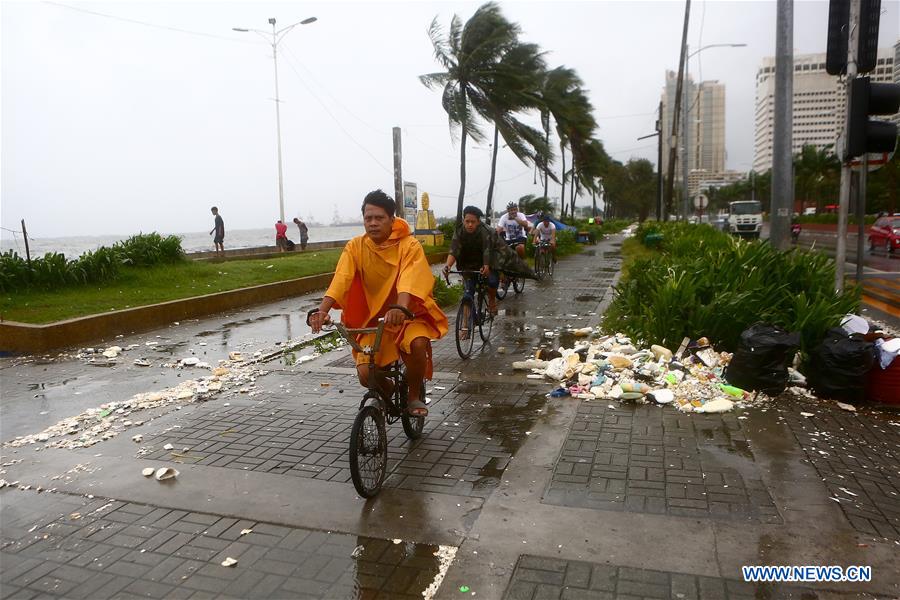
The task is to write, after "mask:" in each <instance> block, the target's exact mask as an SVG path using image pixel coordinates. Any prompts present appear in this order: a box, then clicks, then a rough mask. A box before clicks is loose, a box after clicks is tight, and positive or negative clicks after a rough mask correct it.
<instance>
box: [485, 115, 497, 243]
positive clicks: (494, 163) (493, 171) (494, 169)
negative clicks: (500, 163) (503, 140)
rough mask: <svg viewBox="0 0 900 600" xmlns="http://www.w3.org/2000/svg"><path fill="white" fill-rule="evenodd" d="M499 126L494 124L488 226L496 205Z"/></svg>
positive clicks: (488, 193) (486, 212) (486, 218)
mask: <svg viewBox="0 0 900 600" xmlns="http://www.w3.org/2000/svg"><path fill="white" fill-rule="evenodd" d="M497 134H498V129H497V124H496V123H495V124H494V151H493V152H492V153H491V181H490V183H488V190H487V204H486V205H485V207H484V218H485V222H487V224H488V225H490V224H491V215H493V214H494V213H493V210H494V205H493V199H494V177H495V176H496V174H497V150H498V148H497V146H498V144H497Z"/></svg>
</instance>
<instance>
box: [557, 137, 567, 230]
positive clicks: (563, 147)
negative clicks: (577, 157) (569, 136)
mask: <svg viewBox="0 0 900 600" xmlns="http://www.w3.org/2000/svg"><path fill="white" fill-rule="evenodd" d="M559 153H560V159H561V160H562V180H561V181H562V189H561V190H560V193H559V210H560V212H561V213H562V214H561V215H560V217H559V218H560V219H562V218H563V217H565V216H566V145H565V144H564V143H562V142H560V143H559Z"/></svg>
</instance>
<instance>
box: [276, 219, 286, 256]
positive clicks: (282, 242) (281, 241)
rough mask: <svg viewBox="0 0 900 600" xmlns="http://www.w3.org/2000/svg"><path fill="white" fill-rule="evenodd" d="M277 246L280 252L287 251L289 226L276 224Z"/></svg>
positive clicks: (279, 222) (280, 223)
mask: <svg viewBox="0 0 900 600" xmlns="http://www.w3.org/2000/svg"><path fill="white" fill-rule="evenodd" d="M275 245H276V246H278V251H279V252H284V251H285V250H286V249H287V225H285V224H284V223H282V222H281V220H280V219H279V221H278V222H277V223H275Z"/></svg>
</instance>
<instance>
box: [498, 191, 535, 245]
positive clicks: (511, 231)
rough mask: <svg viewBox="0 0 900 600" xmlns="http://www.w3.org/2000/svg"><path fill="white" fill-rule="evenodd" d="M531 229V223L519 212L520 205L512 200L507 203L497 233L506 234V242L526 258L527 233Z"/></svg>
mask: <svg viewBox="0 0 900 600" xmlns="http://www.w3.org/2000/svg"><path fill="white" fill-rule="evenodd" d="M530 229H531V223H529V222H528V219H526V218H525V215H523V214H522V213H520V212H519V205H518V204H516V203H515V202H510V203H509V204H507V205H506V214H505V215H503V216H502V217H500V221H499V222H498V223H497V233H499V234H500V235H501V236H505V238H506V243H507V244H508V245H510V246H512V247H514V248H515V249H516V253H518V255H519V257H520V258H525V241H526V239H527V238H526V237H525V234H526V233H527V232H528V230H530Z"/></svg>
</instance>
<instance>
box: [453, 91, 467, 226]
mask: <svg viewBox="0 0 900 600" xmlns="http://www.w3.org/2000/svg"><path fill="white" fill-rule="evenodd" d="M460 87H461V88H462V101H463V106H465V105H466V103H467V102H468V101H469V100H468V98H466V87H465V86H464V85H461V86H460ZM467 125H468V123H463V124H462V136H460V143H459V198H458V199H457V201H456V226H457V227H459V226H460V225H461V224H462V211H463V200H464V199H465V197H466V126H467Z"/></svg>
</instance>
